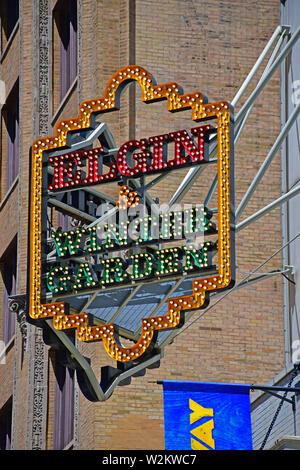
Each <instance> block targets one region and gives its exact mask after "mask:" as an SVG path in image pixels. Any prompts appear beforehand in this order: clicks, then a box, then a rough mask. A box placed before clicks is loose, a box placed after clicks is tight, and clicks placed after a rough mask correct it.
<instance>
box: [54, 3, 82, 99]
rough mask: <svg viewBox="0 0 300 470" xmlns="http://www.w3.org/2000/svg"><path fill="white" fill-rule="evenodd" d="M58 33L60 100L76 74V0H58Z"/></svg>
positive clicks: (56, 17)
mask: <svg viewBox="0 0 300 470" xmlns="http://www.w3.org/2000/svg"><path fill="white" fill-rule="evenodd" d="M54 19H55V22H56V25H57V31H58V35H59V43H60V44H59V67H60V74H59V80H60V102H61V101H62V100H63V99H64V97H65V95H66V93H67V91H68V90H69V88H70V86H71V85H72V83H73V82H74V80H75V78H76V76H77V0H59V1H58V2H57V4H56V7H55V10H54Z"/></svg>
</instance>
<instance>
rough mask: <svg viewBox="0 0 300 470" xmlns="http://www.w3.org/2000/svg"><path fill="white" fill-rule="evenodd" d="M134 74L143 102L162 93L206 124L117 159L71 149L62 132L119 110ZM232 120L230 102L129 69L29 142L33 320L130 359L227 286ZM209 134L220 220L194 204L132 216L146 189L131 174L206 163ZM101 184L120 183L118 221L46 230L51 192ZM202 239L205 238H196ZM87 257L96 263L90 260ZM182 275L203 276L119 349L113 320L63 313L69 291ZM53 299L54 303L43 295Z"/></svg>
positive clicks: (145, 143) (129, 149) (136, 144)
mask: <svg viewBox="0 0 300 470" xmlns="http://www.w3.org/2000/svg"><path fill="white" fill-rule="evenodd" d="M130 81H137V82H138V83H139V85H140V86H141V89H142V100H143V101H144V102H147V103H151V102H155V101H158V100H166V101H167V108H168V111H170V112H174V111H181V110H191V115H192V116H191V117H192V120H193V121H195V122H197V123H199V122H203V123H201V125H197V126H193V127H192V128H191V129H189V130H186V129H184V130H176V131H174V132H170V133H166V134H159V135H155V136H150V137H145V138H142V139H139V140H130V141H127V142H125V143H124V144H122V145H121V146H120V148H119V149H118V150H117V153H116V156H115V158H112V157H111V155H109V153H108V152H107V148H105V145H104V144H103V145H102V144H100V146H98V147H97V148H86V145H83V146H82V148H80V149H77V150H76V151H70V147H69V145H68V142H69V141H68V135H69V134H70V133H76V132H83V131H88V130H89V129H92V128H93V125H94V124H93V123H94V117H95V116H101V118H104V117H105V113H107V112H110V111H115V110H117V109H119V99H120V94H121V92H122V91H123V88H124V86H125V85H126V84H127V83H128V82H130ZM211 119H214V120H215V121H216V123H217V125H216V128H214V127H213V126H211V125H210V124H207V121H209V120H211ZM231 121H232V115H231V108H230V105H229V104H228V103H227V102H226V101H220V102H217V103H210V104H208V103H205V100H204V97H203V96H202V94H201V93H190V94H188V95H184V94H180V92H179V87H178V86H177V85H176V84H174V83H167V84H164V85H156V84H155V83H154V82H153V79H152V77H151V76H150V75H149V73H148V72H147V71H146V70H145V69H143V68H142V67H138V66H128V67H124V68H122V69H121V70H119V71H118V72H117V73H116V74H115V75H114V76H113V77H112V78H111V79H110V81H109V82H108V84H107V87H106V89H105V92H104V96H103V97H102V98H99V99H95V100H89V101H86V102H84V103H82V104H81V105H80V108H79V115H78V117H76V118H72V119H68V120H63V121H61V122H60V123H59V124H58V126H57V128H56V132H55V135H54V136H52V137H47V138H41V139H39V140H37V141H35V142H34V143H33V146H32V163H31V201H30V216H31V217H30V235H31V236H30V246H29V263H30V266H29V281H30V282H29V315H30V317H31V318H33V319H46V318H52V319H53V325H54V327H55V328H57V329H59V330H66V329H70V328H76V331H77V337H78V339H79V340H81V341H100V340H101V341H102V342H103V346H104V348H105V350H106V352H107V353H108V355H109V356H110V357H112V358H114V359H116V360H117V361H120V362H129V361H132V360H136V359H138V358H139V357H141V356H142V355H143V354H144V353H145V352H146V351H147V349H148V347H149V346H150V344H151V343H152V341H153V340H155V337H156V334H157V332H158V331H160V330H166V329H172V328H178V327H180V326H181V325H182V324H183V320H184V312H185V311H187V310H193V309H199V308H203V307H204V306H205V305H206V304H207V302H208V300H209V293H210V292H213V291H216V290H219V289H226V288H229V287H230V286H232V283H233V278H234V276H233V272H234V261H233V254H234V253H233V252H234V250H233V233H232V226H233V224H232V212H233V211H232V208H231V198H232V176H233V171H232V148H231V147H232V145H231V132H232V129H231ZM212 134H215V135H216V136H217V176H218V185H217V190H218V208H217V209H218V211H217V216H216V217H215V214H214V213H213V212H212V211H211V210H210V209H208V208H207V207H204V206H201V205H200V203H198V205H197V206H196V207H192V208H188V209H185V210H183V211H172V210H171V211H167V212H166V213H164V212H163V213H160V214H158V215H157V214H155V216H153V215H149V214H148V215H144V216H138V217H134V216H130V215H128V212H127V211H128V210H130V209H133V208H135V207H137V206H138V204H139V203H140V202H141V200H143V190H142V188H141V189H136V188H134V187H133V186H132V183H131V182H132V180H136V179H139V178H142V177H144V176H148V175H154V174H162V173H164V172H170V171H173V170H174V171H175V170H178V169H181V168H185V167H193V166H197V165H204V164H207V162H208V160H209V139H210V136H211V135H212ZM170 144H171V145H172V146H173V147H172V148H173V149H174V150H173V152H171V151H170V148H169V147H170ZM49 172H50V174H51V175H52V176H51V178H49ZM45 181H46V185H45ZM104 183H116V184H117V185H118V186H119V191H118V193H119V196H118V199H117V201H116V204H115V215H116V217H117V225H114V224H110V223H106V224H101V226H98V225H97V224H96V225H94V226H81V227H77V228H74V229H72V230H67V231H62V230H54V231H53V230H52V232H51V234H48V233H47V231H45V228H44V225H43V223H42V219H43V217H44V218H45V211H47V201H48V199H49V197H50V196H51V194H60V193H62V194H63V193H65V192H68V191H76V190H78V189H80V188H86V187H91V186H99V185H102V184H104ZM200 202H201V201H200ZM124 214H127V218H126V217H124ZM136 233H137V235H136ZM209 234H211V235H214V236H215V240H214V241H212V240H209V241H207V240H204V236H207V235H209ZM198 236H201V237H200V238H201V243H192V242H193V241H195V240H196V241H197V237H198ZM179 240H180V241H181V242H182V240H185V241H186V244H183V245H180V244H179ZM191 240H192V242H191ZM169 244H170V245H169ZM45 246H46V247H47V249H48V251H49V250H50V248H49V247H50V246H51V247H52V249H54V251H55V262H54V264H53V263H52V264H51V265H47V263H45V261H44V260H45ZM136 249H138V252H137V251H136ZM120 250H123V252H124V250H125V252H126V255H125V256H124V255H123V254H122V255H120ZM126 250H127V251H126ZM46 252H47V251H46ZM93 256H96V258H95V259H97V262H91V257H93ZM214 256H216V257H217V262H216V265H214V264H213V257H214ZM45 264H46V268H45ZM212 271H213V274H211V272H212ZM187 274H193V276H194V277H195V276H196V277H197V275H198V274H199V276H200V277H197V279H193V281H192V285H193V290H192V292H191V294H190V295H187V296H182V297H179V298H171V299H169V300H168V301H167V302H168V313H167V314H166V315H162V316H158V317H147V318H143V319H142V326H141V336H140V338H139V340H138V341H137V342H136V343H135V344H134V345H133V346H130V347H125V346H122V344H120V342H119V340H117V339H116V336H117V335H116V334H115V325H114V324H113V323H111V324H106V325H95V324H93V323H91V318H90V315H89V314H88V313H86V312H83V313H82V312H80V313H73V312H70V311H69V304H68V298H69V297H70V296H72V295H77V294H81V293H85V292H87V293H91V292H94V291H99V290H100V291H102V292H104V291H105V292H106V291H107V290H109V289H112V288H116V287H118V286H124V285H128V284H130V285H132V284H135V283H139V282H154V281H155V280H157V279H172V277H174V276H184V275H187ZM99 295H101V293H100V294H99ZM49 296H50V299H52V296H53V298H59V301H51V300H50V302H49V301H48V299H49Z"/></svg>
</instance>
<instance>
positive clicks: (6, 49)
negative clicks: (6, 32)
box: [0, 20, 20, 63]
mask: <svg viewBox="0 0 300 470" xmlns="http://www.w3.org/2000/svg"><path fill="white" fill-rule="evenodd" d="M19 26H20V20H18V21H17V22H16V24H15V27H14V29H13V30H12V32H11V34H10V36H9V38H8V40H7V43H6V45H5V47H4V50H3V52H2V54H1V57H0V63H2V62H3V60H4V58H5V56H6V54H7V52H8V50H9V48H10V45H11V43H12V42H13V40H14V37H15V35H16V34H17V31H18V29H19Z"/></svg>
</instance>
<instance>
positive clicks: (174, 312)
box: [29, 65, 232, 362]
mask: <svg viewBox="0 0 300 470" xmlns="http://www.w3.org/2000/svg"><path fill="white" fill-rule="evenodd" d="M134 80H135V81H137V82H138V83H139V84H140V86H141V89H142V101H144V102H155V101H158V100H167V107H168V111H170V112H172V111H179V110H183V109H189V108H190V109H191V110H192V119H193V120H203V119H210V118H216V119H217V133H218V144H217V145H218V147H217V167H218V266H219V269H218V274H217V275H215V276H213V275H210V276H208V277H205V278H201V279H198V280H194V281H193V292H192V294H191V295H187V296H183V297H178V298H172V299H169V300H168V313H167V314H166V315H162V316H159V317H149V318H143V319H142V330H141V336H140V338H139V340H138V341H137V342H136V343H135V344H134V345H133V346H131V347H123V346H122V345H121V344H119V342H118V341H117V340H116V338H115V327H114V324H107V325H101V326H95V325H93V326H91V325H89V315H88V314H87V313H80V314H75V315H74V314H71V315H67V314H66V313H65V306H64V302H58V303H50V304H41V301H40V298H41V244H42V240H41V207H42V161H43V152H45V151H46V150H47V151H49V150H52V149H53V150H57V149H59V148H61V147H65V146H66V145H67V134H68V132H70V131H74V130H78V131H79V130H82V129H89V128H90V126H91V115H92V113H98V114H99V113H103V112H107V111H114V110H117V109H119V107H118V106H119V105H118V102H119V96H120V93H121V91H122V89H123V88H124V86H125V85H126V84H127V83H128V82H130V81H134ZM230 118H231V116H230V105H229V103H227V102H226V101H220V102H216V103H210V104H205V103H204V98H203V95H202V94H201V93H190V94H183V95H180V94H179V87H178V85H177V84H176V83H167V84H164V85H156V84H154V82H153V79H152V77H151V75H150V74H149V73H148V72H147V71H146V70H145V69H144V68H142V67H139V66H136V65H130V66H127V67H124V68H121V69H120V70H119V71H118V72H116V73H115V74H114V75H113V77H112V78H111V79H110V80H109V82H108V84H107V86H106V89H105V92H104V96H103V97H102V98H98V99H95V100H89V101H85V102H83V103H82V104H81V105H80V108H79V115H78V117H76V118H72V119H67V120H63V121H60V122H59V123H58V125H57V126H56V131H55V135H54V136H53V137H45V138H41V139H38V140H36V141H35V142H34V143H33V146H32V161H31V197H30V245H29V315H30V317H31V318H32V319H46V318H53V325H54V327H55V328H57V329H58V330H66V329H70V328H77V337H78V339H79V340H81V341H99V340H102V341H103V345H104V348H105V350H106V352H107V353H108V355H109V356H110V357H112V358H113V359H116V360H117V361H120V362H128V361H132V360H135V359H137V358H139V357H140V356H141V355H142V354H144V353H145V351H146V350H147V348H148V347H149V345H150V343H151V342H152V341H153V339H154V333H155V332H156V331H159V330H165V329H170V328H176V327H177V328H178V327H179V326H181V323H182V321H181V320H182V314H183V312H184V311H185V310H191V309H199V308H203V307H204V306H205V304H206V300H207V297H208V293H209V291H214V290H218V289H225V288H228V287H229V286H230V285H231V284H232V279H231V238H230V237H231V232H230Z"/></svg>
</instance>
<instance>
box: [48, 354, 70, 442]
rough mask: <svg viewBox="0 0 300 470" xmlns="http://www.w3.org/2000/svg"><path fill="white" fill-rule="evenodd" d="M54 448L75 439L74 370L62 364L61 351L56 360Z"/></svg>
mask: <svg viewBox="0 0 300 470" xmlns="http://www.w3.org/2000/svg"><path fill="white" fill-rule="evenodd" d="M54 373H55V393H54V429H53V449H54V450H62V449H65V448H67V447H68V445H70V443H71V442H72V440H73V432H74V431H73V428H74V370H73V369H70V368H68V367H66V366H64V365H63V364H62V361H61V357H60V353H59V352H57V353H56V360H55V367H54Z"/></svg>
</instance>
